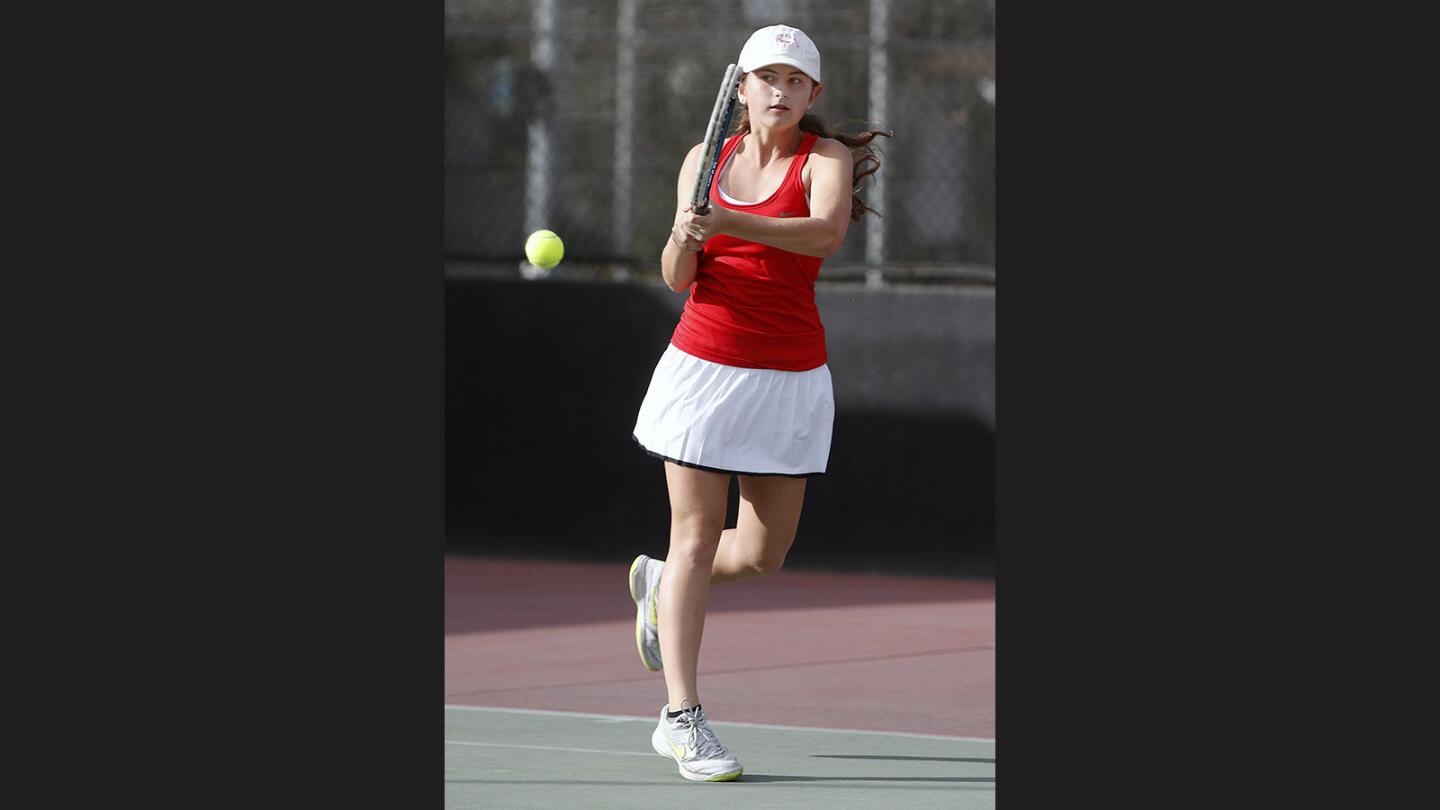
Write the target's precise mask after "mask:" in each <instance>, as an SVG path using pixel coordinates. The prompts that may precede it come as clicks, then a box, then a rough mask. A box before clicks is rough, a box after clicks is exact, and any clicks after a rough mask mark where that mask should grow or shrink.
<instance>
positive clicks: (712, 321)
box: [670, 132, 825, 371]
mask: <svg viewBox="0 0 1440 810" xmlns="http://www.w3.org/2000/svg"><path fill="white" fill-rule="evenodd" d="M743 137H744V135H743V134H740V135H735V136H734V137H732V138H731V139H730V140H729V141H727V142H726V144H725V147H724V148H723V149H722V150H721V152H720V161H719V164H718V166H719V167H720V168H719V169H718V170H717V171H716V173H715V177H716V181H715V182H714V183H713V184H712V185H711V186H710V204H711V205H723V206H725V207H726V208H730V209H733V210H735V211H744V212H746V213H749V214H758V215H760V216H767V217H786V218H788V217H808V216H810V205H809V203H807V202H806V201H805V185H804V182H803V181H802V180H801V177H800V170H801V169H802V168H804V166H805V159H806V157H807V156H808V155H809V154H810V149H811V147H813V146H814V145H815V141H816V140H817V136H816V135H815V134H814V133H810V132H807V133H805V137H803V138H801V140H800V146H799V148H798V149H796V150H795V157H794V158H793V159H792V160H791V161H790V170H789V171H788V172H786V174H785V179H784V180H781V181H780V187H779V188H778V189H776V190H775V193H774V194H771V195H770V196H769V197H768V198H767V199H764V200H761V201H760V202H757V203H753V204H750V205H734V204H731V203H728V202H726V201H725V200H723V199H722V198H721V197H720V181H719V177H720V176H721V174H722V173H723V172H724V169H725V166H726V164H728V163H729V161H730V159H731V157H732V156H733V155H734V154H735V148H736V146H737V145H738V144H739V143H740V140H741V138H743ZM696 258H697V261H696V271H695V281H694V283H692V284H691V285H690V299H689V300H688V301H686V302H685V309H684V311H682V312H681V313H680V323H679V324H678V325H677V326H676V327H675V333H674V334H673V335H672V336H671V338H670V342H671V343H673V344H675V347H676V348H678V349H680V350H681V351H683V352H685V353H687V354H692V355H694V356H696V357H699V358H702V359H704V360H709V361H711V362H713V363H721V364H724V365H727V366H739V367H742V368H772V369H781V370H784V371H808V370H810V369H812V368H816V367H818V366H821V365H824V363H825V327H824V326H822V325H821V323H820V312H819V310H817V309H816V308H815V277H816V276H818V275H819V274H820V264H821V262H822V261H824V260H823V259H821V258H820V257H819V256H802V255H800V254H799V253H791V252H790V251H788V250H781V249H780V248H777V247H770V246H769V245H762V244H759V243H758V242H750V241H747V240H744V239H736V238H735V237H733V236H726V235H721V236H713V237H711V238H710V239H708V240H706V241H705V248H704V250H702V251H701V252H700V253H698V254H697V255H696Z"/></svg>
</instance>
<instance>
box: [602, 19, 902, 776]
mask: <svg viewBox="0 0 1440 810" xmlns="http://www.w3.org/2000/svg"><path fill="white" fill-rule="evenodd" d="M737 65H738V66H739V68H740V70H742V71H744V73H745V75H744V78H743V80H742V81H741V83H740V89H739V103H740V105H741V108H740V118H739V124H738V126H737V134H735V135H734V136H732V137H730V138H729V139H728V140H726V142H725V144H724V147H723V149H722V151H721V153H720V164H719V168H718V169H717V171H716V181H715V183H714V184H713V186H712V187H711V192H710V209H709V212H708V213H706V214H705V215H703V216H701V215H699V214H696V213H695V212H694V211H693V210H692V209H691V207H690V205H689V200H690V194H691V190H692V189H693V188H694V182H695V175H696V172H697V171H698V170H699V163H700V152H701V150H702V148H703V144H696V146H695V147H694V148H693V149H691V150H690V154H689V155H687V156H686V158H685V163H684V165H683V166H681V168H680V176H679V179H678V182H677V186H676V196H677V202H676V209H677V210H676V214H675V223H674V226H673V228H672V229H671V232H670V239H669V241H668V242H667V243H666V245H665V250H664V252H663V253H662V254H661V257H660V264H661V272H662V274H663V275H664V277H665V283H666V284H667V285H668V286H669V287H670V289H672V290H674V291H676V292H684V291H686V290H689V292H690V298H689V300H688V301H687V302H686V303H685V308H684V311H683V312H682V314H681V316H680V322H679V324H678V325H677V326H676V329H675V333H674V335H673V336H672V338H671V342H670V345H669V346H668V347H667V348H666V350H665V353H664V355H663V356H662V357H661V358H660V362H659V364H658V365H657V366H656V368H655V374H654V376H653V378H652V379H651V382H650V388H649V390H648V391H647V392H646V394H645V399H644V401H643V402H642V404H641V406H640V413H639V416H638V418H637V420H636V424H635V439H636V441H638V442H639V443H640V445H641V446H642V447H643V448H644V449H645V450H646V451H647V452H648V453H650V454H651V455H653V456H657V457H659V458H661V459H663V460H664V463H665V479H666V485H667V488H668V490H669V496H670V516H671V517H670V548H669V552H668V554H667V556H666V558H665V560H664V561H663V562H662V561H659V560H652V559H650V558H649V557H647V556H645V555H643V554H642V555H640V556H639V557H636V558H635V562H634V563H633V564H632V565H631V566H630V596H631V598H632V599H633V600H634V601H635V604H636V620H635V637H636V646H637V647H638V648H639V650H640V658H641V661H642V662H644V664H645V666H646V668H648V669H650V670H659V669H662V668H663V669H664V671H665V686H666V689H667V690H668V692H669V702H668V703H667V705H666V706H665V707H664V708H663V709H662V710H661V712H660V722H659V725H658V726H656V728H655V731H654V733H653V734H652V735H651V746H652V747H653V748H654V749H655V751H656V752H657V753H659V754H661V755H664V756H669V757H672V758H673V759H675V761H676V762H677V763H678V765H679V768H680V774H681V776H684V777H685V778H686V779H690V780H695V781H728V780H732V779H735V778H737V777H739V776H740V774H741V772H742V768H741V766H740V763H739V761H738V760H736V759H735V757H734V756H733V755H731V753H730V751H729V750H728V749H727V748H726V747H725V746H724V745H723V744H722V743H721V742H720V740H719V739H718V738H717V737H716V736H715V733H714V731H712V730H711V729H710V726H709V723H708V722H707V721H706V718H705V714H704V712H703V711H702V710H701V706H700V691H699V688H698V687H697V685H696V667H697V664H698V661H699V657H700V638H701V634H702V632H703V631H704V628H705V607H706V603H707V601H708V597H709V593H710V586H711V585H712V584H719V583H724V582H733V581H735V580H738V579H743V578H745V577H749V576H755V575H758V574H769V573H773V572H774V571H776V570H778V569H779V568H780V566H781V564H782V563H783V562H784V561H785V555H786V552H788V551H789V549H790V544H791V542H792V541H793V540H794V539H795V530H796V527H797V526H798V525H799V522H800V507H801V505H802V503H803V502H804V498H805V479H806V478H807V477H808V476H811V475H821V474H823V473H824V472H825V466H826V462H827V460H828V458H829V455H830V431H831V423H832V420H833V417H834V398H833V394H832V391H831V384H830V370H829V368H828V367H827V366H826V364H825V361H826V355H825V330H824V327H823V326H822V325H821V323H820V315H819V312H818V311H817V310H816V308H815V277H816V276H817V275H818V274H819V272H820V264H821V262H822V261H824V259H825V257H827V256H833V255H835V253H837V252H838V251H839V250H840V247H841V245H842V244H843V243H844V240H845V232H846V229H847V228H848V226H849V224H850V222H851V221H852V220H859V219H860V217H861V216H862V215H863V214H864V213H865V212H866V211H869V210H871V209H869V208H868V207H866V205H865V204H864V203H863V202H862V201H861V200H860V197H859V196H858V195H857V194H856V193H855V192H856V190H857V189H858V188H859V186H860V182H861V181H862V180H863V178H864V177H866V176H867V175H870V174H873V173H874V172H875V171H876V170H877V169H878V168H879V165H880V161H879V159H878V158H876V157H875V156H874V154H873V152H872V150H871V148H870V146H869V144H870V142H871V141H872V140H874V138H875V136H877V135H889V134H890V133H888V132H879V131H874V130H872V131H866V132H863V133H861V134H859V135H854V136H851V135H837V134H834V133H831V132H829V131H828V130H827V129H826V128H825V125H824V124H823V123H822V122H821V121H820V120H819V119H818V118H816V117H815V116H813V115H810V114H808V113H809V111H810V110H811V108H812V105H813V104H814V103H815V101H816V100H817V99H818V98H819V97H820V94H821V92H822V91H823V87H822V86H821V84H820V53H819V51H818V50H817V49H816V48H815V43H814V42H812V41H811V40H810V38H809V37H808V36H806V35H805V32H803V31H800V30H799V29H796V28H791V27H789V26H784V25H772V26H769V27H767V28H762V29H760V30H758V31H756V32H755V33H754V34H752V35H751V36H750V39H749V41H747V42H746V43H745V47H744V49H743V50H742V51H741V52H740V58H739V61H738V62H737ZM866 166H868V167H869V168H868V170H863V169H864V167H866ZM732 475H733V476H737V477H738V478H739V481H740V517H739V521H738V525H737V526H736V527H735V528H733V529H726V528H725V511H726V505H727V501H728V496H729V489H730V477H731V476H732ZM662 574H663V575H662ZM662 661H663V662H664V664H666V666H663V667H662Z"/></svg>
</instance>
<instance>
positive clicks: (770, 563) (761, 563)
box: [749, 553, 785, 576]
mask: <svg viewBox="0 0 1440 810" xmlns="http://www.w3.org/2000/svg"><path fill="white" fill-rule="evenodd" d="M783 565H785V555H784V554H783V553H781V554H757V555H755V556H754V557H752V558H751V559H750V561H749V566H750V570H752V571H754V572H755V573H756V574H757V575H759V576H764V575H766V574H773V573H775V572H776V571H779V570H780V568H781V566H783Z"/></svg>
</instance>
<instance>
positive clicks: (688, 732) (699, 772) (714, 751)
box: [650, 705, 745, 782]
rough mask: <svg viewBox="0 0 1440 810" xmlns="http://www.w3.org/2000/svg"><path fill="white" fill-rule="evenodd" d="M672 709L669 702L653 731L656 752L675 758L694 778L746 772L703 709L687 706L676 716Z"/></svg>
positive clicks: (727, 776) (727, 778)
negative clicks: (722, 741)
mask: <svg viewBox="0 0 1440 810" xmlns="http://www.w3.org/2000/svg"><path fill="white" fill-rule="evenodd" d="M669 711H670V707H669V706H668V705H667V706H666V707H665V708H663V709H661V710H660V725H658V726H656V727H655V732H654V733H653V734H651V735H650V745H651V747H653V748H654V749H655V753H657V754H659V755H660V756H662V757H669V758H671V759H673V760H675V762H676V764H678V765H679V766H680V775H681V776H683V777H685V778H686V779H689V780H690V781H692V782H730V781H732V780H735V779H738V778H739V777H740V774H742V773H744V772H745V769H744V768H742V767H740V761H739V760H737V759H735V757H733V756H731V754H730V750H729V749H727V748H726V747H725V746H724V744H722V743H721V742H720V740H719V739H718V738H717V737H716V736H715V732H714V731H711V730H710V724H709V722H707V721H706V719H705V711H704V710H703V709H701V708H700V707H699V706H696V707H694V708H693V709H686V710H685V711H684V712H682V713H681V714H680V716H679V717H676V718H675V719H674V720H671V719H670V718H669V717H668V713H669Z"/></svg>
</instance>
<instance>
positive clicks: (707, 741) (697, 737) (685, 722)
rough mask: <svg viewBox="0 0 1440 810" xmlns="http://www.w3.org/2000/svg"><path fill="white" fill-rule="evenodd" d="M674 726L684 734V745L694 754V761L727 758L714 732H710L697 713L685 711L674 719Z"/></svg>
mask: <svg viewBox="0 0 1440 810" xmlns="http://www.w3.org/2000/svg"><path fill="white" fill-rule="evenodd" d="M675 725H677V726H679V727H680V728H681V729H682V731H683V733H684V734H685V743H686V745H687V746H689V748H690V750H692V751H694V752H695V757H696V759H717V758H722V757H727V756H729V754H730V752H729V751H726V750H725V746H723V745H721V744H720V739H719V738H718V737H716V736H715V732H713V731H711V730H710V726H709V724H707V723H706V722H705V718H704V717H701V716H700V712H699V711H687V712H684V713H683V714H681V715H680V716H679V717H677V718H675Z"/></svg>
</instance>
